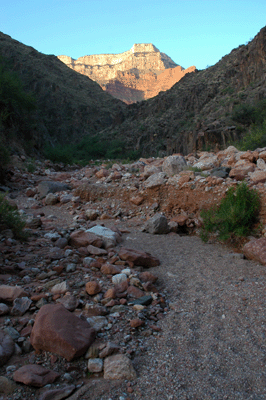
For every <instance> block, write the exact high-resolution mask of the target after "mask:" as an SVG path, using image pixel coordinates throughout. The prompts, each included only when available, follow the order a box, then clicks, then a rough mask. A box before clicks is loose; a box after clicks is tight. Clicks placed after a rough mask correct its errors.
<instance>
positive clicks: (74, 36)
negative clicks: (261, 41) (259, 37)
mask: <svg viewBox="0 0 266 400" xmlns="http://www.w3.org/2000/svg"><path fill="white" fill-rule="evenodd" d="M265 25H266V0H252V1H246V0H175V1H174V0H134V1H131V0H0V31H1V32H3V33H5V34H7V35H9V36H11V37H12V38H13V39H16V40H18V41H19V42H22V43H24V44H26V45H28V46H32V47H34V48H35V49H36V50H38V51H40V52H42V53H44V54H54V55H67V56H70V57H72V58H74V59H76V58H78V57H82V56H85V55H90V54H109V53H113V54H117V53H122V52H124V51H127V50H129V49H130V48H131V47H132V46H133V44H134V43H153V44H154V45H155V46H156V47H157V48H158V49H159V50H160V51H161V52H163V53H166V54H167V55H168V56H169V57H171V58H172V60H173V61H174V62H175V63H177V64H179V65H181V66H182V67H184V68H188V67H190V66H192V65H195V66H196V68H198V69H204V68H206V67H207V66H211V65H214V64H215V63H217V62H218V61H219V60H220V59H221V58H222V57H223V56H225V55H226V54H229V53H230V51H231V50H233V49H234V48H236V47H238V46H239V45H242V44H246V43H248V42H249V41H250V40H251V39H253V38H254V36H255V35H256V34H257V33H258V32H259V31H260V29H261V28H263V27H264V26H265ZM0 45H1V44H0Z"/></svg>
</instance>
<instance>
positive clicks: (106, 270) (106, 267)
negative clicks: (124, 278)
mask: <svg viewBox="0 0 266 400" xmlns="http://www.w3.org/2000/svg"><path fill="white" fill-rule="evenodd" d="M120 272H121V269H120V268H119V267H117V266H116V265H113V264H108V263H106V264H103V265H102V266H101V273H102V274H104V275H116V274H120Z"/></svg>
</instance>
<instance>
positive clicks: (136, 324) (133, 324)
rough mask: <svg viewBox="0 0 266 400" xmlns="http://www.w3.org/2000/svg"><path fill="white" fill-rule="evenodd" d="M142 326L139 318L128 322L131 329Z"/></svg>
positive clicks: (142, 323) (142, 322)
mask: <svg viewBox="0 0 266 400" xmlns="http://www.w3.org/2000/svg"><path fill="white" fill-rule="evenodd" d="M142 325H144V321H142V320H141V319H139V318H135V319H131V320H130V326H131V328H138V327H140V326H142Z"/></svg>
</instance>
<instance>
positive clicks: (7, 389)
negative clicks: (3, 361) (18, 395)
mask: <svg viewBox="0 0 266 400" xmlns="http://www.w3.org/2000/svg"><path fill="white" fill-rule="evenodd" d="M16 388H17V385H16V384H15V382H14V381H12V380H11V379H8V378H6V377H5V376H0V393H3V394H11V393H13V392H14V391H15V390H16Z"/></svg>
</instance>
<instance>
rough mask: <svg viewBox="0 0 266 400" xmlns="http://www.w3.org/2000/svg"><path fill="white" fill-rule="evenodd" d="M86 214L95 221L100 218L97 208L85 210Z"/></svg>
mask: <svg viewBox="0 0 266 400" xmlns="http://www.w3.org/2000/svg"><path fill="white" fill-rule="evenodd" d="M85 215H86V217H87V218H88V219H89V220H90V221H95V220H96V219H97V218H98V215H99V214H98V211H96V210H93V209H88V210H86V211H85Z"/></svg>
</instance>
